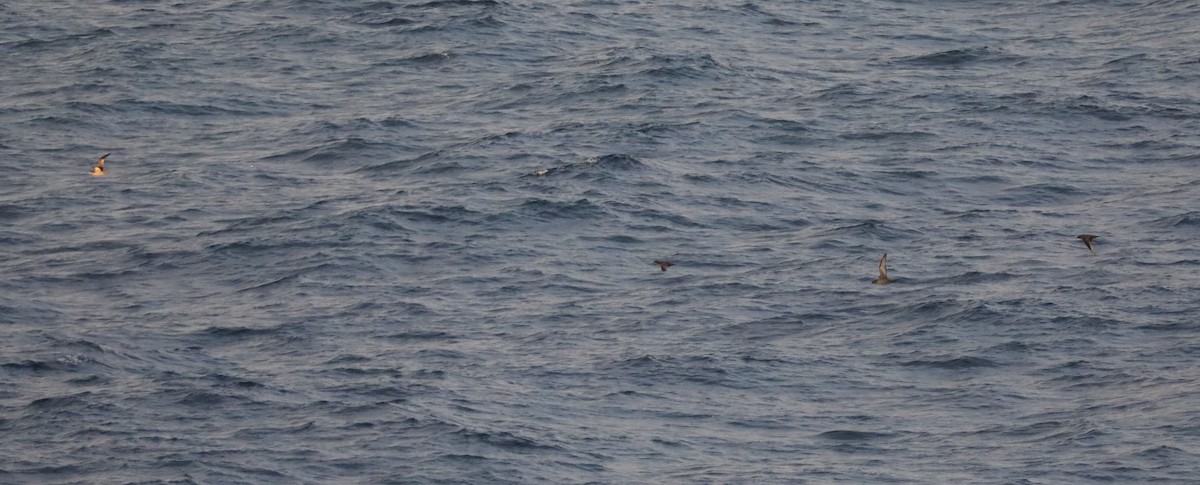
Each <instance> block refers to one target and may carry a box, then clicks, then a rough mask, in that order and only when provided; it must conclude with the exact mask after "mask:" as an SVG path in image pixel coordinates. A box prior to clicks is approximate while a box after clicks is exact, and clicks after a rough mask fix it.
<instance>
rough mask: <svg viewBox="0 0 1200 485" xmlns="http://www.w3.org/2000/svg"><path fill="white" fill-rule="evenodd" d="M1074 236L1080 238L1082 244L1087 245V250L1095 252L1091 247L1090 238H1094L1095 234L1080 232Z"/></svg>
mask: <svg viewBox="0 0 1200 485" xmlns="http://www.w3.org/2000/svg"><path fill="white" fill-rule="evenodd" d="M1075 237H1077V238H1079V239H1080V240H1082V241H1083V244H1085V245H1087V247H1088V251H1091V252H1093V253H1094V252H1096V250H1095V249H1092V240H1093V239H1096V236H1093V235H1091V234H1080V235H1078V236H1075Z"/></svg>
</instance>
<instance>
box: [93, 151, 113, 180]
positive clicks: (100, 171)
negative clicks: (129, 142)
mask: <svg viewBox="0 0 1200 485" xmlns="http://www.w3.org/2000/svg"><path fill="white" fill-rule="evenodd" d="M109 155H112V154H111V153H105V154H104V156H103V157H100V159H99V160H96V168H93V169H92V171H91V172H88V173H90V174H92V175H95V176H97V177H99V176H101V175H104V174H106V173H108V170H105V169H104V159H106V158H108V156H109Z"/></svg>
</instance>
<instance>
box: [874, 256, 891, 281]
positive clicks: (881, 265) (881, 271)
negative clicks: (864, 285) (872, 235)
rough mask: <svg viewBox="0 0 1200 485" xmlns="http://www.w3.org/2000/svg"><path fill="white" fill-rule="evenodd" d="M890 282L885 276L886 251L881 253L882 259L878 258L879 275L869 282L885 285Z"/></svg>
mask: <svg viewBox="0 0 1200 485" xmlns="http://www.w3.org/2000/svg"><path fill="white" fill-rule="evenodd" d="M891 282H892V280H891V279H890V278H888V276H887V253H883V259H881V260H879V277H878V278H875V279H873V280H871V284H873V285H886V284H888V283H891Z"/></svg>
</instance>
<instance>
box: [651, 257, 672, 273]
mask: <svg viewBox="0 0 1200 485" xmlns="http://www.w3.org/2000/svg"><path fill="white" fill-rule="evenodd" d="M654 264H656V265H658V268H659V269H661V270H663V271H666V270H667V268H670V267H672V266H675V263H672V262H670V261H667V260H665V259H656V260H654Z"/></svg>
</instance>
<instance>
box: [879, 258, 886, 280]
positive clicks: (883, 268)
mask: <svg viewBox="0 0 1200 485" xmlns="http://www.w3.org/2000/svg"><path fill="white" fill-rule="evenodd" d="M879 277H880V278H884V279H886V278H887V253H883V259H880V260H879Z"/></svg>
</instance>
